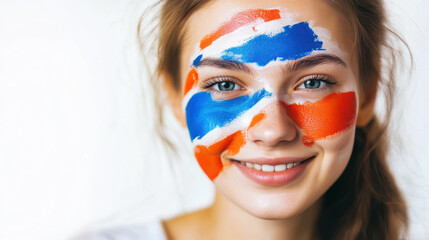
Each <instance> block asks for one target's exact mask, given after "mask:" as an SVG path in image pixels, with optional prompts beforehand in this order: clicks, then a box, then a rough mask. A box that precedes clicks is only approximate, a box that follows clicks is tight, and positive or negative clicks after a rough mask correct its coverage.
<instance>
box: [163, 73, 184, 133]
mask: <svg viewBox="0 0 429 240" xmlns="http://www.w3.org/2000/svg"><path fill="white" fill-rule="evenodd" d="M160 77H161V79H162V82H163V85H164V89H165V90H166V92H167V98H168V102H169V103H170V106H171V109H172V110H173V113H174V116H175V117H176V119H177V120H178V121H179V122H180V124H182V126H183V127H186V118H185V113H184V112H183V110H182V99H183V96H182V91H180V90H177V89H176V88H175V87H174V85H173V78H172V77H171V75H170V74H168V73H166V72H163V73H161V76H160Z"/></svg>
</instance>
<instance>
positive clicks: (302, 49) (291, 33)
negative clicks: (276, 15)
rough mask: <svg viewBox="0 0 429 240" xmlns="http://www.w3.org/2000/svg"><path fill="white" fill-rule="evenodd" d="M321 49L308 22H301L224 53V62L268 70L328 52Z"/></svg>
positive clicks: (196, 62) (199, 58) (199, 57)
mask: <svg viewBox="0 0 429 240" xmlns="http://www.w3.org/2000/svg"><path fill="white" fill-rule="evenodd" d="M322 45H323V42H322V41H320V40H319V37H318V36H317V35H316V34H315V33H314V31H313V30H312V29H311V28H310V26H309V24H308V22H301V23H297V24H295V25H291V26H285V27H283V31H282V32H281V33H278V34H276V35H274V36H269V35H259V36H256V37H254V38H252V39H250V40H249V41H248V42H247V43H245V44H244V45H242V46H239V47H233V48H229V49H227V50H225V51H223V52H222V59H224V60H227V61H235V62H238V63H242V64H245V63H256V64H257V65H259V66H266V65H267V64H268V63H270V62H272V61H286V60H296V59H299V58H302V57H305V56H308V55H310V54H311V53H313V52H314V51H322V50H325V49H323V48H322ZM202 57H203V55H199V56H198V57H197V58H195V60H194V61H193V65H194V66H196V67H198V66H199V64H200V61H201V59H202Z"/></svg>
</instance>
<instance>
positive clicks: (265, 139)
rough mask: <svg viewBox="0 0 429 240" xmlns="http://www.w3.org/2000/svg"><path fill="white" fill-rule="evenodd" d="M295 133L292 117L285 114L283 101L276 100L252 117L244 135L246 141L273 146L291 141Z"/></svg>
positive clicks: (295, 135)
mask: <svg viewBox="0 0 429 240" xmlns="http://www.w3.org/2000/svg"><path fill="white" fill-rule="evenodd" d="M297 134H298V133H297V129H296V127H295V125H294V123H293V121H292V119H290V118H289V117H288V115H287V112H286V109H285V103H283V102H281V101H279V100H278V101H275V102H272V103H270V104H268V105H267V106H266V107H265V108H264V109H263V110H262V112H261V113H260V114H258V115H256V116H255V117H254V118H253V121H252V123H251V124H250V126H249V128H248V129H247V134H246V135H247V140H248V141H252V142H255V143H257V144H261V145H267V146H274V145H277V144H278V143H281V142H290V141H293V140H294V139H295V138H296V137H297Z"/></svg>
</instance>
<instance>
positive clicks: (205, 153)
mask: <svg viewBox="0 0 429 240" xmlns="http://www.w3.org/2000/svg"><path fill="white" fill-rule="evenodd" d="M245 143H246V142H245V139H244V133H243V132H242V131H238V132H235V133H233V134H231V135H230V136H228V137H226V138H224V139H223V140H221V141H219V142H217V143H215V144H213V145H211V146H209V147H206V146H202V145H198V146H196V147H195V149H194V153H195V158H196V159H197V161H198V164H199V165H200V167H201V169H203V171H204V173H205V174H206V175H207V176H208V177H209V178H210V180H212V181H214V180H215V179H216V177H217V176H218V175H219V173H220V172H221V171H222V168H223V165H222V160H221V158H220V155H221V153H222V152H224V151H225V152H227V153H228V155H230V156H232V155H235V154H237V153H238V152H239V151H240V149H241V148H242V147H243V146H244V144H245Z"/></svg>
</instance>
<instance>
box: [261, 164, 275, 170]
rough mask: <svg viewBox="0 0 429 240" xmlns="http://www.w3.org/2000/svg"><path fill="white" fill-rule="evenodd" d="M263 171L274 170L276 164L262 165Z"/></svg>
mask: <svg viewBox="0 0 429 240" xmlns="http://www.w3.org/2000/svg"><path fill="white" fill-rule="evenodd" d="M262 172H274V166H271V165H266V164H264V165H262Z"/></svg>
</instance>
